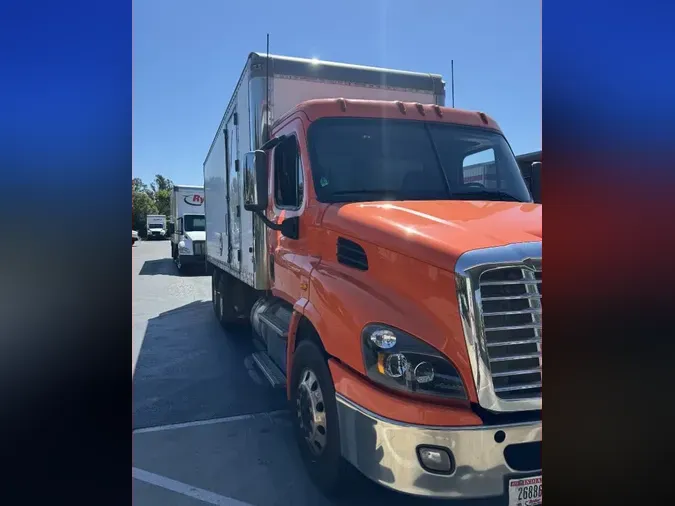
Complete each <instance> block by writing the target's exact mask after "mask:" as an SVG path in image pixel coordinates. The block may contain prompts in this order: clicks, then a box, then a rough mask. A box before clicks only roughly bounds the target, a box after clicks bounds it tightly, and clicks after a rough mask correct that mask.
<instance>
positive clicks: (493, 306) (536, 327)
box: [479, 266, 542, 399]
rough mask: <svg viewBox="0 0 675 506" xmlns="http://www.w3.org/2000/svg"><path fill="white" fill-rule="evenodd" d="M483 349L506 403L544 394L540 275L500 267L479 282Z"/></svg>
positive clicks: (499, 393) (534, 271)
mask: <svg viewBox="0 0 675 506" xmlns="http://www.w3.org/2000/svg"><path fill="white" fill-rule="evenodd" d="M479 285H480V307H481V317H482V323H483V332H484V339H485V347H486V350H487V355H488V359H489V367H490V372H491V374H492V382H493V386H494V391H495V393H496V394H497V396H498V397H500V398H502V399H521V398H527V397H536V396H540V395H541V385H542V367H541V339H542V323H541V321H542V320H541V317H542V292H541V271H540V270H532V269H529V268H526V267H513V266H511V267H499V268H495V269H489V270H486V271H484V272H483V273H482V274H481V276H480V279H479Z"/></svg>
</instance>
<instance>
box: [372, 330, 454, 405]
mask: <svg viewBox="0 0 675 506" xmlns="http://www.w3.org/2000/svg"><path fill="white" fill-rule="evenodd" d="M361 338H362V345H363V359H364V363H365V366H366V374H367V375H368V377H369V378H370V379H372V380H373V381H375V382H377V383H379V384H381V385H383V386H386V387H389V388H392V389H394V390H401V391H404V392H408V393H419V394H425V395H434V396H439V397H446V398H451V399H466V398H467V395H466V390H465V389H464V384H463V383H462V379H461V378H460V376H459V373H458V372H457V369H455V367H454V366H453V365H452V364H451V363H450V361H449V360H448V359H447V358H445V357H444V356H443V355H442V354H441V352H439V351H438V350H436V349H435V348H433V347H431V346H430V345H428V344H426V343H425V342H423V341H420V340H419V339H417V338H415V337H413V336H411V335H410V334H407V333H405V332H403V331H402V330H399V329H396V328H394V327H389V326H388V325H383V324H378V323H375V324H370V325H366V327H365V328H364V329H363V332H362V333H361Z"/></svg>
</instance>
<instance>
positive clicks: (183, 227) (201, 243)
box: [169, 185, 206, 271]
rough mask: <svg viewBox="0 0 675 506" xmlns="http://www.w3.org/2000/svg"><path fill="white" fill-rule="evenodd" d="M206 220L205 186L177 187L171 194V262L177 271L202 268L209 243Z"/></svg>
mask: <svg viewBox="0 0 675 506" xmlns="http://www.w3.org/2000/svg"><path fill="white" fill-rule="evenodd" d="M205 226H206V222H205V218H204V188H203V187H202V186H186V185H180V186H177V185H176V186H174V187H173V189H172V190H171V216H169V233H170V234H171V258H173V259H174V261H175V262H176V265H177V266H178V270H179V271H182V270H184V269H185V268H186V267H193V266H197V267H199V268H203V267H205V266H206V264H205V263H204V259H205V256H204V248H205V240H206V232H204V229H205Z"/></svg>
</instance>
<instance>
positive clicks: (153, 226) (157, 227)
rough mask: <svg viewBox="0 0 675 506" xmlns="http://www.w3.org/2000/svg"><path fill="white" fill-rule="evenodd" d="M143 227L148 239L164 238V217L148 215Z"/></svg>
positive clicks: (161, 215)
mask: <svg viewBox="0 0 675 506" xmlns="http://www.w3.org/2000/svg"><path fill="white" fill-rule="evenodd" d="M145 226H146V231H147V232H146V237H147V238H148V239H164V238H166V235H167V234H166V216H164V215H163V214H148V215H147V216H146V218H145Z"/></svg>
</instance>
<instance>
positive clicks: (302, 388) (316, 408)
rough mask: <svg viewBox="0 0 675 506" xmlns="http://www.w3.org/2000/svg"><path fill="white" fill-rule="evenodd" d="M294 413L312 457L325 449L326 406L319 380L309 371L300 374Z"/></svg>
mask: <svg viewBox="0 0 675 506" xmlns="http://www.w3.org/2000/svg"><path fill="white" fill-rule="evenodd" d="M297 394H298V395H297V400H296V413H297V417H298V424H299V426H300V430H301V431H302V434H303V436H304V438H305V441H307V445H308V446H309V449H310V451H311V452H312V453H313V454H314V455H321V454H322V453H323V451H324V449H325V447H326V436H327V431H326V404H325V402H324V399H323V392H322V391H321V386H320V385H319V380H318V379H317V378H316V375H315V374H314V372H313V371H312V370H311V369H305V370H304V371H303V372H302V376H301V379H300V383H299V384H298V392H297Z"/></svg>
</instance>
